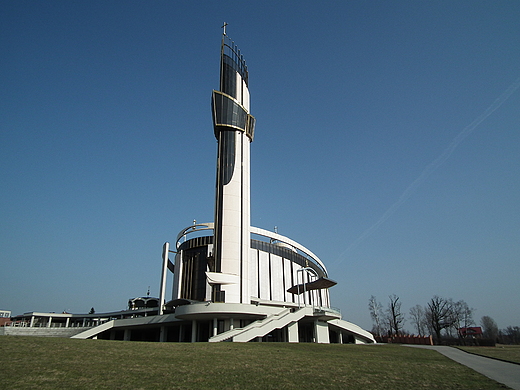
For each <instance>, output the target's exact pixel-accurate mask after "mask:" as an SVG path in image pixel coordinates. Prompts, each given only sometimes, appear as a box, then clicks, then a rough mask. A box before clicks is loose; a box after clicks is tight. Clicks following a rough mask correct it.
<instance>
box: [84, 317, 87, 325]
mask: <svg viewBox="0 0 520 390" xmlns="http://www.w3.org/2000/svg"><path fill="white" fill-rule="evenodd" d="M86 320H87V319H86V318H83V327H85V321H86Z"/></svg>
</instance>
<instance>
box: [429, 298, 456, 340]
mask: <svg viewBox="0 0 520 390" xmlns="http://www.w3.org/2000/svg"><path fill="white" fill-rule="evenodd" d="M425 314H426V320H427V322H428V326H429V327H430V329H431V330H432V332H433V333H434V336H435V338H436V339H437V340H440V338H441V332H442V330H443V329H446V328H449V327H450V326H452V324H453V301H452V300H451V299H445V298H441V297H439V296H437V295H435V296H434V297H433V298H432V299H430V302H428V304H427V306H426V310H425Z"/></svg>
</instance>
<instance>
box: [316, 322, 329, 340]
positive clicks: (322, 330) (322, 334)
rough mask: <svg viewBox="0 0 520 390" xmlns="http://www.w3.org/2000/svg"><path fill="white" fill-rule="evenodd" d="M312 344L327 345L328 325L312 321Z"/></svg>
mask: <svg viewBox="0 0 520 390" xmlns="http://www.w3.org/2000/svg"><path fill="white" fill-rule="evenodd" d="M314 342H315V343H322V344H329V343H330V339H329V324H327V323H326V322H324V321H319V320H314Z"/></svg>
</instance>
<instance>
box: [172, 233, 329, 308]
mask: <svg viewBox="0 0 520 390" xmlns="http://www.w3.org/2000/svg"><path fill="white" fill-rule="evenodd" d="M209 225H210V224H205V225H203V226H204V229H201V230H207V229H208V226H209ZM259 230H260V229H257V231H259ZM194 232H198V233H201V232H200V230H199V229H198V228H197V227H196V226H193V227H190V228H187V229H185V230H183V231H182V232H181V233H182V234H179V237H178V242H177V256H176V264H175V272H176V275H175V278H174V286H173V294H172V295H173V296H172V299H188V300H193V301H213V302H227V300H226V296H225V293H226V290H227V287H228V286H231V285H233V284H247V285H248V289H249V294H248V295H249V297H250V299H249V301H248V302H244V303H251V300H253V301H254V302H262V303H268V304H276V305H284V304H292V305H302V306H303V305H305V304H307V305H313V306H320V307H327V308H328V307H330V299H329V292H328V289H319V290H312V291H303V290H304V289H305V287H304V286H305V285H306V284H308V283H310V282H313V281H314V280H316V279H318V278H320V277H327V272H326V270H325V269H324V266H323V263H321V261H319V262H317V261H315V260H314V259H312V258H309V255H308V254H306V255H305V256H304V255H303V254H301V253H299V252H298V251H297V250H296V248H294V247H293V246H292V245H290V244H286V245H280V241H279V240H277V241H276V242H273V243H271V242H266V241H261V240H257V239H251V243H250V249H249V256H248V272H247V274H245V275H244V276H242V277H243V278H247V280H241V279H240V276H239V275H236V279H233V278H229V277H228V278H227V279H226V277H225V276H224V274H223V276H222V277H221V278H220V279H219V278H216V279H215V278H214V277H211V276H215V273H216V272H217V271H216V269H215V259H214V257H213V236H199V237H195V238H191V239H187V237H186V233H194ZM181 237H184V239H185V241H184V242H182V243H181V242H179V241H180V239H181ZM277 237H278V238H280V237H281V236H279V235H277ZM301 248H303V247H302V246H300V248H298V249H300V250H301ZM208 272H209V273H210V274H207V273H208ZM217 275H218V273H217ZM227 276H230V275H227ZM231 276H232V275H231ZM220 283H222V284H220ZM296 285H301V286H303V288H302V291H301V293H300V294H294V293H290V292H288V291H287V290H288V289H290V288H291V287H293V286H296Z"/></svg>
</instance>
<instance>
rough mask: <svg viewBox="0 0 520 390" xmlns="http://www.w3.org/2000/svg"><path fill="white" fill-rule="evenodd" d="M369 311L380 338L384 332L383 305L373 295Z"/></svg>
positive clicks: (369, 301) (369, 302) (369, 303)
mask: <svg viewBox="0 0 520 390" xmlns="http://www.w3.org/2000/svg"><path fill="white" fill-rule="evenodd" d="M368 310H369V311H370V317H372V320H373V321H374V329H373V330H375V332H376V334H377V335H378V336H381V332H382V330H383V329H382V321H383V305H381V303H379V302H378V301H377V300H376V297H375V296H373V295H371V296H370V299H369V300H368Z"/></svg>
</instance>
